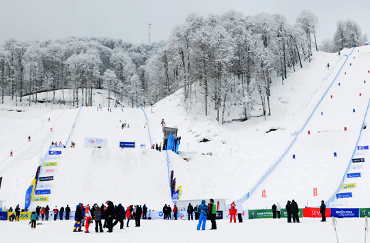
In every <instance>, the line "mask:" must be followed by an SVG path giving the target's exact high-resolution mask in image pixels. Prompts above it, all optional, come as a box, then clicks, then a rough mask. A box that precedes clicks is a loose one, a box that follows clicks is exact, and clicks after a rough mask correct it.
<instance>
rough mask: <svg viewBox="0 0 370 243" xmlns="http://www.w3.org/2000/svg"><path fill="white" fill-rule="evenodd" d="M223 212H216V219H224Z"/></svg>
mask: <svg viewBox="0 0 370 243" xmlns="http://www.w3.org/2000/svg"><path fill="white" fill-rule="evenodd" d="M223 213H224V212H223V211H216V219H223Z"/></svg>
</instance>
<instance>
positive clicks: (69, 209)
mask: <svg viewBox="0 0 370 243" xmlns="http://www.w3.org/2000/svg"><path fill="white" fill-rule="evenodd" d="M69 212H71V208H70V207H69V206H68V205H67V207H66V220H69Z"/></svg>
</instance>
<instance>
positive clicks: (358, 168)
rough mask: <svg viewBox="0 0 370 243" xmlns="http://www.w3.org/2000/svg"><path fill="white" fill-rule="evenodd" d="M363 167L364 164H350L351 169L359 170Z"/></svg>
mask: <svg viewBox="0 0 370 243" xmlns="http://www.w3.org/2000/svg"><path fill="white" fill-rule="evenodd" d="M363 168H364V166H363V165H361V164H353V165H351V170H361V169H363Z"/></svg>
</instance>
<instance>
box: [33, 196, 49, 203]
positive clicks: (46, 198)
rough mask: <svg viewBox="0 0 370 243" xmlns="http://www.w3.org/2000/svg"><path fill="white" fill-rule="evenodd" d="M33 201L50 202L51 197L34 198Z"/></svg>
mask: <svg viewBox="0 0 370 243" xmlns="http://www.w3.org/2000/svg"><path fill="white" fill-rule="evenodd" d="M33 201H34V202H48V201H49V197H34V198H33Z"/></svg>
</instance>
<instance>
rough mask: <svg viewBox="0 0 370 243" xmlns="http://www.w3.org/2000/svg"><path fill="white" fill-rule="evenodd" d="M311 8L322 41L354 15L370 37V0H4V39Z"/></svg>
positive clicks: (139, 37)
mask: <svg viewBox="0 0 370 243" xmlns="http://www.w3.org/2000/svg"><path fill="white" fill-rule="evenodd" d="M304 9H309V10H311V11H312V12H313V13H315V14H316V15H317V16H318V18H319V25H320V26H319V30H318V33H317V38H318V42H319V43H321V41H322V40H323V39H326V38H332V37H333V35H334V32H335V28H336V23H337V21H338V20H347V19H352V20H355V21H356V22H357V23H359V24H360V27H361V29H362V32H363V33H366V34H367V35H368V36H369V37H370V25H369V22H370V7H369V4H368V2H367V0H354V1H345V0H325V1H322V0H311V1H307V0H280V1H277V0H259V1H252V0H228V1H225V0H0V42H3V41H4V40H5V39H7V38H9V37H15V38H17V39H26V40H33V39H39V40H47V39H58V38H65V37H69V36H77V37H92V36H94V37H112V38H119V39H122V40H123V41H128V42H132V43H135V44H139V43H147V42H148V24H149V23H151V24H152V42H155V41H161V40H167V38H168V36H169V34H170V32H171V29H172V28H173V27H174V26H175V25H178V24H182V23H184V22H185V18H186V16H188V14H190V13H198V14H200V15H203V16H204V17H207V16H208V14H210V13H212V14H218V15H220V14H223V13H225V12H227V11H229V10H236V11H239V12H242V13H243V15H244V16H247V15H256V14H259V13H263V12H267V13H270V14H275V13H278V14H282V15H284V16H285V17H286V18H287V19H288V22H289V23H291V24H294V23H295V20H296V17H297V15H298V14H299V13H300V12H301V11H302V10H304Z"/></svg>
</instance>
